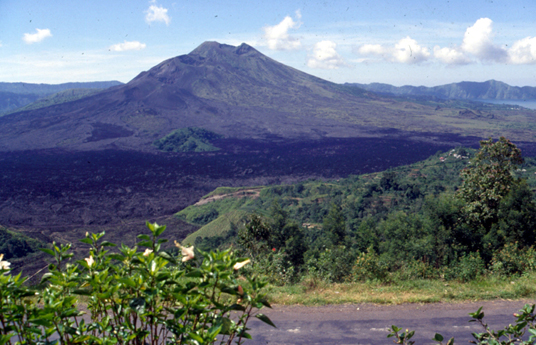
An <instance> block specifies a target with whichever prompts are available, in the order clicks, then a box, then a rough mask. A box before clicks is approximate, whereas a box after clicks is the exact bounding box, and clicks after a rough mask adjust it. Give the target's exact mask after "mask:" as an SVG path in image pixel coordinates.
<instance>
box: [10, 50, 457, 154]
mask: <svg viewBox="0 0 536 345" xmlns="http://www.w3.org/2000/svg"><path fill="white" fill-rule="evenodd" d="M455 113H456V112H454V111H452V110H449V109H439V110H438V109H437V107H432V106H426V105H421V104H408V103H407V102H399V101H395V100H393V99H390V98H383V97H380V96H377V95H375V94H373V93H367V92H365V91H364V90H361V89H359V88H355V87H351V86H343V85H339V84H335V83H331V82H328V81H326V80H322V79H319V78H317V77H314V76H312V75H309V74H306V73H304V72H301V71H298V70H296V69H294V68H291V67H288V66H286V65H284V64H281V63H279V62H277V61H274V60H273V59H271V58H269V57H267V56H265V55H263V54H261V53H260V52H259V51H257V50H256V49H254V48H252V47H251V46H249V45H247V44H242V45H240V46H238V47H234V46H230V45H225V44H220V43H217V42H205V43H203V44H201V45H200V46H199V47H198V48H196V49H195V50H193V51H192V52H191V53H189V54H187V55H182V56H178V57H175V58H172V59H169V60H166V61H164V62H162V63H160V64H158V65H157V66H155V67H153V68H151V69H150V70H149V71H145V72H142V73H140V74H139V75H138V76H137V77H136V78H134V79H133V80H131V81H130V82H129V83H127V84H124V85H121V86H116V87H112V88H110V89H107V90H105V91H103V92H101V93H99V94H96V95H93V96H90V97H86V98H83V99H80V100H77V101H73V102H69V103H63V104H59V105H55V106H50V107H47V108H42V109H38V110H34V111H25V112H19V113H15V114H11V115H8V116H4V117H1V118H0V133H1V134H0V151H18V150H35V149H50V148H62V149H65V150H75V151H78V150H84V151H87V150H103V149H128V150H136V151H154V150H156V149H155V147H154V146H153V145H152V143H153V142H154V141H155V140H157V139H159V138H162V137H164V136H166V135H167V134H169V133H170V132H172V131H173V130H176V129H180V128H187V127H200V128H204V129H206V130H209V131H212V132H214V133H217V134H219V135H221V136H223V137H225V138H237V139H247V138H249V139H274V138H285V139H315V138H325V137H339V138H343V137H367V136H377V135H378V133H381V132H382V131H383V130H385V129H391V128H397V129H401V130H412V131H414V130H416V131H430V129H434V128H435V129H437V128H438V127H443V128H442V131H443V132H456V130H455V129H453V128H449V127H448V126H446V127H445V126H443V125H442V124H440V123H438V122H437V115H440V116H441V115H451V114H455ZM425 115H426V116H425ZM429 115H433V116H429Z"/></svg>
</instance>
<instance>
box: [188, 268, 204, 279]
mask: <svg viewBox="0 0 536 345" xmlns="http://www.w3.org/2000/svg"><path fill="white" fill-rule="evenodd" d="M202 276H203V272H201V271H200V270H197V269H196V270H194V271H192V272H188V274H186V277H188V278H201V277H202Z"/></svg>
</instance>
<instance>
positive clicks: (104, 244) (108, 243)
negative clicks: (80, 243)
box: [100, 241, 117, 247]
mask: <svg viewBox="0 0 536 345" xmlns="http://www.w3.org/2000/svg"><path fill="white" fill-rule="evenodd" d="M100 245H101V246H102V247H116V246H117V244H115V243H112V242H108V241H102V242H101V244H100Z"/></svg>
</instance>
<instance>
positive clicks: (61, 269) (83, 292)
mask: <svg viewBox="0 0 536 345" xmlns="http://www.w3.org/2000/svg"><path fill="white" fill-rule="evenodd" d="M147 226H148V228H149V229H150V231H151V236H149V235H139V236H138V238H139V239H140V240H141V241H140V242H139V243H138V246H140V247H145V250H144V251H138V247H133V248H130V247H127V246H124V245H122V246H121V248H119V251H118V252H116V253H111V252H109V251H108V250H107V247H114V246H115V245H114V244H112V243H110V242H107V241H101V238H102V237H103V236H104V232H103V233H100V234H86V237H85V238H84V239H82V240H81V241H82V242H83V243H86V244H88V245H89V246H90V248H91V249H90V251H89V255H88V257H87V258H85V259H84V260H79V261H77V262H76V263H71V262H69V261H70V259H71V257H72V256H73V254H72V253H71V252H70V248H71V245H60V246H58V245H56V244H55V243H54V244H53V246H52V249H43V251H45V252H46V253H48V254H50V255H52V256H53V257H54V263H53V264H51V265H50V266H49V272H48V273H46V274H45V275H44V276H43V281H44V282H46V286H45V288H44V289H43V290H42V291H36V290H32V289H30V288H28V287H26V286H25V285H24V282H25V281H26V278H21V275H20V274H19V275H17V276H12V275H10V274H8V273H9V269H8V268H9V264H8V263H7V262H5V261H1V260H2V256H0V344H12V340H11V339H18V341H17V342H15V344H54V343H55V342H51V337H52V336H53V335H54V336H55V337H56V338H59V339H58V342H57V343H58V344H76V343H83V344H132V345H141V344H168V343H169V344H213V343H215V342H216V341H218V343H224V344H231V343H232V342H236V343H238V344H241V343H242V341H243V339H245V338H251V336H250V335H249V334H248V333H247V328H246V324H247V322H248V320H249V319H250V317H252V316H255V317H257V318H258V319H260V320H261V321H263V322H265V323H267V324H270V325H272V326H273V323H272V322H271V321H270V319H268V317H266V316H265V315H263V314H260V313H257V314H255V313H254V311H255V310H258V309H261V308H262V307H264V306H267V307H270V305H269V304H268V302H267V301H266V298H265V295H264V294H263V293H260V290H261V289H262V288H263V287H264V286H265V285H266V283H265V282H262V281H259V280H258V279H257V278H255V277H253V278H250V277H246V279H244V280H247V283H246V282H239V280H238V279H237V278H238V276H237V274H236V273H235V271H236V270H238V269H240V268H241V267H242V266H244V265H245V264H247V263H248V262H249V260H247V259H245V258H238V257H235V256H234V255H233V253H232V252H230V251H229V250H227V251H216V252H210V253H207V252H202V251H198V256H199V255H200V256H201V258H196V257H195V253H194V248H193V247H190V248H185V247H182V246H181V245H180V244H178V243H177V242H175V243H176V245H177V246H178V247H179V248H180V249H181V251H182V255H183V257H182V260H177V258H176V257H174V256H172V255H171V254H170V253H168V252H166V251H163V250H161V245H162V244H163V243H165V242H166V240H165V239H161V238H160V235H161V234H162V233H163V232H164V230H165V228H166V227H165V226H159V225H158V224H156V223H155V224H150V223H147ZM2 273H3V274H2ZM79 296H86V297H85V299H86V301H87V309H88V311H89V315H90V317H91V321H90V322H88V323H86V322H85V321H84V320H83V319H81V315H82V314H83V312H82V311H81V308H79V306H78V302H79ZM30 297H32V298H30Z"/></svg>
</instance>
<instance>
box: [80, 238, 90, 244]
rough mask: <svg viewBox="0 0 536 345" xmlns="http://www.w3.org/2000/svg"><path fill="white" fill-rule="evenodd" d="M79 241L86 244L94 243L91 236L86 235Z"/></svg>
mask: <svg viewBox="0 0 536 345" xmlns="http://www.w3.org/2000/svg"><path fill="white" fill-rule="evenodd" d="M79 241H80V242H82V243H86V244H93V241H92V240H91V238H89V237H85V238H83V239H81V240H79Z"/></svg>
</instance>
